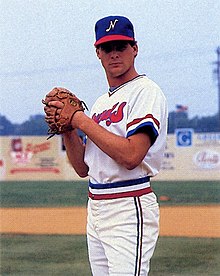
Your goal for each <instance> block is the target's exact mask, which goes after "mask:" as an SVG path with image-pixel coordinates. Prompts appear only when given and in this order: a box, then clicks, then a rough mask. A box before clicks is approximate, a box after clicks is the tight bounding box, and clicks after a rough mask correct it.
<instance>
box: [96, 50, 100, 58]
mask: <svg viewBox="0 0 220 276" xmlns="http://www.w3.org/2000/svg"><path fill="white" fill-rule="evenodd" d="M96 55H97V57H98V58H99V59H100V49H99V48H96Z"/></svg>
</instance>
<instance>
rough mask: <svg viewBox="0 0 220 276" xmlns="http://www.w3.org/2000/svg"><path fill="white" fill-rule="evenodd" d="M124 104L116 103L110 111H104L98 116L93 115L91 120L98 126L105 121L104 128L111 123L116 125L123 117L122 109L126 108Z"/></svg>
mask: <svg viewBox="0 0 220 276" xmlns="http://www.w3.org/2000/svg"><path fill="white" fill-rule="evenodd" d="M126 104H127V103H126V102H123V103H121V104H120V105H119V102H118V103H116V104H115V105H113V107H112V108H111V109H108V110H104V111H103V112H102V113H100V114H96V113H94V114H93V115H92V119H93V120H94V121H95V122H96V123H98V124H99V123H100V122H102V121H105V123H106V126H110V125H111V124H112V123H118V122H120V121H122V119H123V117H124V112H123V109H124V107H125V106H126Z"/></svg>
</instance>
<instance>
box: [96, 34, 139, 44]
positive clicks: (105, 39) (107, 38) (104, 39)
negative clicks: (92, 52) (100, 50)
mask: <svg viewBox="0 0 220 276" xmlns="http://www.w3.org/2000/svg"><path fill="white" fill-rule="evenodd" d="M115 40H128V41H134V38H133V37H129V36H124V35H107V36H104V37H102V38H100V39H99V40H97V41H96V42H95V44H94V45H95V46H98V45H100V44H102V43H105V42H109V41H115Z"/></svg>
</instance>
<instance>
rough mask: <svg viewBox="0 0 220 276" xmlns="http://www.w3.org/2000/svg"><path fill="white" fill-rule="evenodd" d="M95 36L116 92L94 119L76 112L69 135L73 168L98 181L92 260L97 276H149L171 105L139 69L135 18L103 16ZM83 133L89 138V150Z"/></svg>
mask: <svg viewBox="0 0 220 276" xmlns="http://www.w3.org/2000/svg"><path fill="white" fill-rule="evenodd" d="M95 32H96V42H95V47H96V54H97V57H98V58H99V59H100V61H101V64H102V66H103V67H104V70H105V73H106V77H107V81H108V84H109V91H108V92H107V93H105V94H103V95H102V96H101V97H99V98H98V99H97V101H96V102H95V104H94V106H93V107H92V110H91V117H88V116H87V115H86V114H85V113H83V112H80V111H79V112H76V113H75V114H74V116H73V118H72V121H71V125H72V128H73V129H74V130H72V131H69V132H66V133H64V134H63V138H64V143H65V146H66V151H67V155H68V158H69V160H70V162H71V164H72V166H73V168H74V169H75V171H76V172H77V173H78V175H79V176H81V177H86V176H89V179H90V180H89V200H88V223H87V240H88V250H89V260H90V264H91V269H92V273H93V275H95V276H105V275H126V276H129V275H148V271H149V263H150V259H151V257H152V255H153V252H154V249H155V245H156V241H157V238H158V228H159V226H158V224H159V208H158V203H157V199H156V196H155V194H154V193H153V191H152V189H151V186H150V178H151V177H153V176H155V175H156V174H157V173H158V171H159V168H160V164H161V160H162V157H163V152H164V148H165V142H166V130H167V106H166V100H165V97H164V95H163V93H162V91H161V90H160V88H159V87H158V86H157V85H156V84H155V83H154V82H152V81H151V80H149V79H148V78H147V77H146V76H145V75H139V74H138V73H137V71H136V69H135V66H134V61H135V57H136V56H137V54H138V46H137V43H136V41H135V37H134V29H133V25H132V23H131V22H130V21H129V20H128V19H127V18H125V17H122V16H108V17H105V18H102V19H100V20H99V21H98V22H97V23H96V26H95ZM52 105H53V104H52V103H51V106H52ZM54 106H57V107H61V106H62V104H61V105H59V103H54ZM48 110H49V107H46V108H45V111H46V113H49V111H48ZM77 129H80V130H81V131H83V132H84V133H85V134H86V136H87V141H86V144H85V145H84V144H83V143H82V140H81V139H80V138H79V137H78V135H77Z"/></svg>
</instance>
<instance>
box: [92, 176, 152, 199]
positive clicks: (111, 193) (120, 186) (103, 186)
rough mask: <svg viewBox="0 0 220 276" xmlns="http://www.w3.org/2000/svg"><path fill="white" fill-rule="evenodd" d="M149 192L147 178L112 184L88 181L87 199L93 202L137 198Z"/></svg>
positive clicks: (148, 178)
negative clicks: (93, 200)
mask: <svg viewBox="0 0 220 276" xmlns="http://www.w3.org/2000/svg"><path fill="white" fill-rule="evenodd" d="M151 192H152V189H151V187H150V177H149V176H146V177H142V178H138V179H132V180H125V181H118V182H113V183H96V184H95V183H92V182H91V181H89V197H90V198H91V199H95V200H101V199H116V198H124V197H137V196H142V195H145V194H149V193H151Z"/></svg>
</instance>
